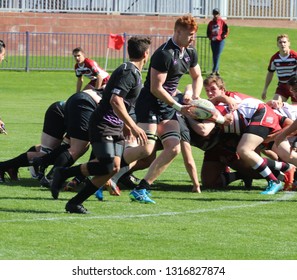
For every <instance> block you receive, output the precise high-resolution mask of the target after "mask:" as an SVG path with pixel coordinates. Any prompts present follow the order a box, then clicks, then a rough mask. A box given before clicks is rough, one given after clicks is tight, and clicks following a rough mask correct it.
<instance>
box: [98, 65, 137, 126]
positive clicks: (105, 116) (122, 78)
mask: <svg viewBox="0 0 297 280" xmlns="http://www.w3.org/2000/svg"><path fill="white" fill-rule="evenodd" d="M141 88H142V80H141V73H140V71H139V69H138V68H137V67H136V66H135V65H134V64H133V63H131V62H127V63H123V64H122V65H121V66H119V67H118V68H117V69H116V70H115V71H114V72H113V73H112V75H111V77H110V79H109V81H108V83H107V85H106V87H105V89H104V91H103V93H102V100H101V101H100V103H99V106H98V107H97V108H96V110H95V112H94V114H95V116H96V122H97V123H101V124H102V123H105V124H108V125H109V126H110V127H118V126H122V125H123V121H122V120H121V119H120V118H119V117H118V116H117V115H116V114H115V113H114V111H113V108H112V106H111V104H110V99H111V96H112V95H113V94H116V95H118V96H121V97H123V100H124V103H125V106H126V109H127V111H128V112H129V111H130V109H131V108H132V107H133V106H134V104H135V102H136V99H137V97H138V95H139V93H140V90H141Z"/></svg>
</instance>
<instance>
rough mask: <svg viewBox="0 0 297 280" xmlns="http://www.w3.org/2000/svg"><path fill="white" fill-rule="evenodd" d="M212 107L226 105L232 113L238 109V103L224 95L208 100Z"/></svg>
mask: <svg viewBox="0 0 297 280" xmlns="http://www.w3.org/2000/svg"><path fill="white" fill-rule="evenodd" d="M209 100H210V101H211V102H212V103H213V104H214V105H218V104H219V103H225V104H227V105H228V107H229V109H230V110H231V111H234V110H236V109H237V108H238V102H237V101H236V100H235V99H234V98H233V97H230V96H227V95H225V94H222V95H219V96H215V97H212V98H210V99H209Z"/></svg>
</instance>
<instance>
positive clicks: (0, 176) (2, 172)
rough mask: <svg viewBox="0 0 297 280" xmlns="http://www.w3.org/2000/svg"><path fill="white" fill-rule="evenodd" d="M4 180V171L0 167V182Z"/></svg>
mask: <svg viewBox="0 0 297 280" xmlns="http://www.w3.org/2000/svg"><path fill="white" fill-rule="evenodd" d="M4 182H5V171H3V170H1V169H0V183H4Z"/></svg>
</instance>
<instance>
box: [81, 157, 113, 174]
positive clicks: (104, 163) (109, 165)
mask: <svg viewBox="0 0 297 280" xmlns="http://www.w3.org/2000/svg"><path fill="white" fill-rule="evenodd" d="M87 168H88V171H89V174H90V175H98V176H103V175H108V174H112V173H114V172H115V170H114V161H113V158H105V159H104V158H103V159H100V161H99V162H88V163H87Z"/></svg>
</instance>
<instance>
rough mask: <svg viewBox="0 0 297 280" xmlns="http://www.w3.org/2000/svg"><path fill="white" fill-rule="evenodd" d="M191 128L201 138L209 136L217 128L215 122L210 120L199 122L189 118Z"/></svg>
mask: <svg viewBox="0 0 297 280" xmlns="http://www.w3.org/2000/svg"><path fill="white" fill-rule="evenodd" d="M187 119H188V123H189V125H190V126H191V128H192V129H193V130H194V131H195V133H197V134H198V135H201V136H208V135H209V134H210V132H211V131H212V130H213V129H214V127H215V125H216V124H215V122H213V121H209V120H203V121H197V120H194V119H192V118H187Z"/></svg>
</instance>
